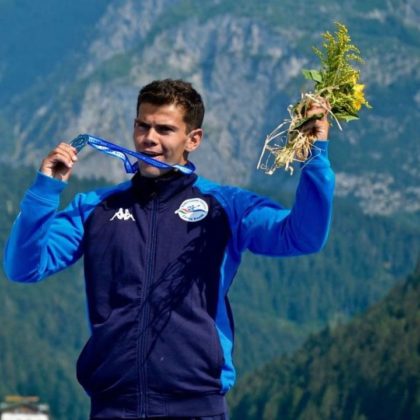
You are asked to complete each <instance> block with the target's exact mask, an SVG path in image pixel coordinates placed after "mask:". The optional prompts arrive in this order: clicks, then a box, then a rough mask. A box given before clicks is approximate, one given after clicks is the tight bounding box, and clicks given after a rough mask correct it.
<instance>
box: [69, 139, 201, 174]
mask: <svg viewBox="0 0 420 420" xmlns="http://www.w3.org/2000/svg"><path fill="white" fill-rule="evenodd" d="M70 145H71V146H73V147H74V148H75V149H76V150H77V152H80V150H82V149H83V148H84V147H85V146H86V145H89V146H92V147H93V148H95V149H96V150H99V151H100V152H102V153H105V154H107V155H110V156H113V157H116V158H118V159H121V160H122V161H123V162H124V168H125V171H126V172H127V173H128V174H134V173H135V172H137V171H138V162H137V161H136V162H134V163H131V162H130V160H129V158H128V156H132V157H134V158H136V159H137V160H141V161H143V162H145V163H147V164H149V165H152V166H155V167H156V168H160V169H175V170H177V171H180V172H182V173H183V174H186V175H190V174H192V173H193V172H194V171H195V166H194V165H193V164H192V163H191V162H188V163H187V164H186V165H185V166H183V165H178V164H175V165H171V164H169V163H166V162H161V161H160V160H157V159H154V158H152V157H150V156H148V155H146V154H144V153H139V152H133V151H132V150H129V149H126V148H125V147H122V146H118V145H117V144H114V143H111V142H110V141H108V140H105V139H102V138H100V137H96V136H92V135H91V134H79V135H78V136H77V137H76V138H75V139H73V140H72V141H71V142H70Z"/></svg>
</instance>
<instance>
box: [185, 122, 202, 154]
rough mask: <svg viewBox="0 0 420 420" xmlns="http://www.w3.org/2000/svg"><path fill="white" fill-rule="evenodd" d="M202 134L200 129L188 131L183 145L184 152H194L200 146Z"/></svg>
mask: <svg viewBox="0 0 420 420" xmlns="http://www.w3.org/2000/svg"><path fill="white" fill-rule="evenodd" d="M203 134H204V132H203V129H202V128H196V129H195V130H192V131H190V132H189V133H188V140H187V143H186V145H185V151H186V152H188V153H190V152H193V151H194V150H196V149H197V148H198V147H199V146H200V144H201V139H202V138H203Z"/></svg>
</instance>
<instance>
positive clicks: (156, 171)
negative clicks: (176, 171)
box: [138, 162, 171, 178]
mask: <svg viewBox="0 0 420 420" xmlns="http://www.w3.org/2000/svg"><path fill="white" fill-rule="evenodd" d="M138 166H139V171H140V174H141V176H144V177H146V178H157V177H159V176H162V175H164V174H166V173H168V172H169V171H170V170H171V169H170V168H168V169H161V168H156V166H153V165H148V164H147V163H144V162H141V163H140V162H139V164H138Z"/></svg>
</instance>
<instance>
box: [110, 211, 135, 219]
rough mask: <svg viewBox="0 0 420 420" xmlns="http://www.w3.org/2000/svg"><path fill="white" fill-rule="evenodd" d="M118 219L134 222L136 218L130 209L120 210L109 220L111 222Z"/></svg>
mask: <svg viewBox="0 0 420 420" xmlns="http://www.w3.org/2000/svg"><path fill="white" fill-rule="evenodd" d="M115 218H117V219H118V220H132V221H133V222H134V217H133V215H132V214H131V213H130V210H129V209H123V208H119V209H118V211H117V212H115V214H114V215H113V216H112V217H111V219H109V220H110V221H112V220H114V219H115Z"/></svg>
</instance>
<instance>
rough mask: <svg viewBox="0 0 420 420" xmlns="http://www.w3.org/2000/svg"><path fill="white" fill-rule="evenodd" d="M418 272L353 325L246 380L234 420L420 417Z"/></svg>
mask: <svg viewBox="0 0 420 420" xmlns="http://www.w3.org/2000/svg"><path fill="white" fill-rule="evenodd" d="M419 366H420V264H419V266H418V268H417V270H416V272H415V274H413V275H411V276H409V277H408V279H407V280H406V281H405V282H403V283H400V284H398V285H397V286H396V287H395V288H394V289H393V290H392V291H391V293H389V295H388V296H387V297H386V298H385V299H384V300H383V301H382V302H380V303H379V304H377V305H375V306H374V307H372V308H371V309H370V310H369V311H367V313H366V314H364V315H363V316H359V317H357V318H356V319H355V320H353V321H352V322H351V323H350V324H349V325H347V326H345V327H340V328H335V329H333V328H327V329H325V330H324V331H323V332H321V333H320V334H318V335H316V336H313V337H311V338H310V339H309V340H308V341H307V342H306V343H305V345H304V346H303V348H302V349H301V350H300V351H298V352H297V353H295V354H294V355H293V356H291V357H286V358H283V359H280V360H278V361H276V362H272V363H269V364H267V365H266V366H265V367H264V368H263V369H260V370H259V371H258V372H254V373H252V374H250V375H248V376H247V377H244V378H243V379H242V380H241V382H240V384H238V386H237V388H236V390H235V391H234V392H233V394H232V395H231V398H230V402H231V417H232V419H233V420H236V419H237V420H246V419H250V420H251V419H252V420H254V419H255V420H256V419H258V420H273V419H284V420H288V419H290V420H303V419H308V420H309V419H319V420H329V419H341V420H367V419H369V420H382V419H393V420H399V419H401V420H406V419H417V418H419V417H420V370H419Z"/></svg>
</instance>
